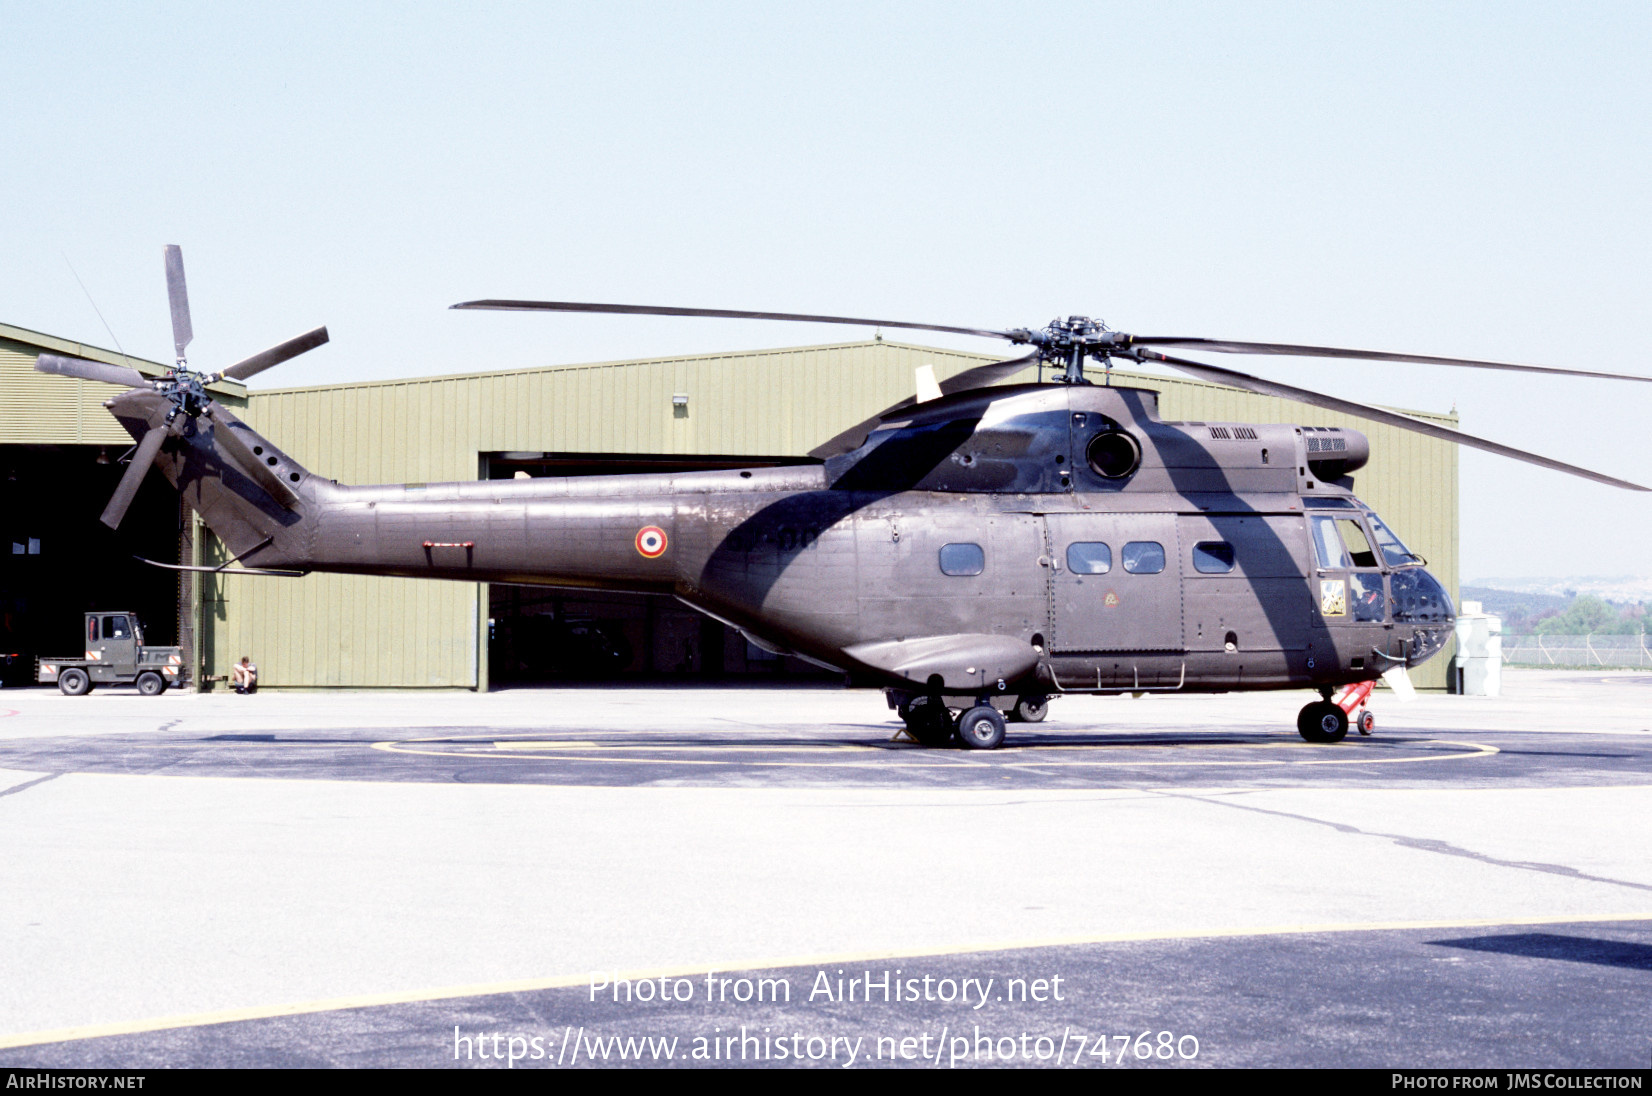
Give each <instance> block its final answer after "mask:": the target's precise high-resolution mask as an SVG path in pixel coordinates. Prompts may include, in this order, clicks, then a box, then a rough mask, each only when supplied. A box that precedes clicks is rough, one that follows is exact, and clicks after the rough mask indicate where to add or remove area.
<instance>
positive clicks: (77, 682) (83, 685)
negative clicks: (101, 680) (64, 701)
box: [57, 666, 92, 696]
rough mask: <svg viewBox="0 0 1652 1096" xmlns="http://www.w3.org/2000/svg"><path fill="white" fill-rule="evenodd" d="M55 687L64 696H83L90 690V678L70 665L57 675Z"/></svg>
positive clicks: (84, 672)
mask: <svg viewBox="0 0 1652 1096" xmlns="http://www.w3.org/2000/svg"><path fill="white" fill-rule="evenodd" d="M57 687H58V690H59V691H60V692H62V693H63V695H64V696H85V695H86V694H87V693H89V692H91V691H92V679H91V678H90V677H88V676H87V674H86V671H85V670H77V669H75V668H74V667H73V666H71V667H69V668H68V669H67V670H64V671H63V672H62V673H60V674H58V675H57Z"/></svg>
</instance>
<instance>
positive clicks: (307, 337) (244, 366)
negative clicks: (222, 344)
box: [220, 327, 327, 381]
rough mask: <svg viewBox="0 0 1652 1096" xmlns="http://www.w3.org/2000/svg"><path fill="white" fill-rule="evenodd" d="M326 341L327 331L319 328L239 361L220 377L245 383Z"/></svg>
mask: <svg viewBox="0 0 1652 1096" xmlns="http://www.w3.org/2000/svg"><path fill="white" fill-rule="evenodd" d="M326 341H327V329H326V328H325V327H318V328H316V329H315V330H314V331H306V332H304V334H302V335H300V336H298V337H297V338H293V339H288V340H287V341H286V342H284V343H282V344H281V345H279V346H272V347H270V348H269V349H268V350H266V351H264V352H263V353H261V354H254V355H253V356H252V357H250V358H247V359H245V360H243V361H238V362H236V363H235V364H234V365H232V366H230V367H229V368H228V369H226V370H224V371H223V373H222V374H220V375H221V376H225V377H231V378H233V379H235V380H238V381H244V380H246V379H247V378H248V377H251V376H254V375H255V374H258V373H262V372H263V371H264V370H266V369H268V368H270V367H271V366H275V365H280V364H281V363H282V362H284V361H289V360H290V359H292V358H296V357H298V356H299V355H300V354H302V353H304V352H305V351H308V350H314V349H315V348H316V347H318V346H320V345H322V344H323V343H325V342H326Z"/></svg>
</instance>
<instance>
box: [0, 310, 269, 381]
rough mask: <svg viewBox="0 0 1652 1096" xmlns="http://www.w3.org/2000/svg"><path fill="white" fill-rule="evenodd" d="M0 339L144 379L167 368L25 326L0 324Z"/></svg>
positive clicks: (133, 356) (161, 372)
mask: <svg viewBox="0 0 1652 1096" xmlns="http://www.w3.org/2000/svg"><path fill="white" fill-rule="evenodd" d="M0 339H10V340H11V341H12V342H19V343H23V344H24V345H26V346H35V347H39V348H40V349H41V350H49V351H51V352H52V353H53V354H66V355H68V356H70V357H73V358H85V359H86V360H87V361H94V362H104V363H106V364H108V365H129V366H131V367H132V368H134V369H136V370H137V371H138V372H140V373H143V374H144V375H146V376H160V375H161V374H163V373H165V372H166V371H167V370H169V369H170V368H171V366H168V365H163V364H161V363H160V362H155V361H150V360H149V359H148V358H140V357H138V356H137V355H136V354H127V353H124V352H123V351H120V350H106V349H104V348H103V347H101V346H93V345H92V344H91V343H83V342H75V341H74V340H73V339H64V338H59V337H58V336H56V335H48V334H46V333H45V332H44V331H33V330H30V329H29V328H27V327H18V326H17V325H16V324H9V323H0ZM211 388H212V391H214V392H220V391H221V392H224V393H227V394H228V395H231V396H244V395H245V394H246V390H247V386H246V385H244V384H242V383H241V382H240V381H236V380H228V379H225V380H221V381H219V382H218V383H217V384H214V385H212V386H211Z"/></svg>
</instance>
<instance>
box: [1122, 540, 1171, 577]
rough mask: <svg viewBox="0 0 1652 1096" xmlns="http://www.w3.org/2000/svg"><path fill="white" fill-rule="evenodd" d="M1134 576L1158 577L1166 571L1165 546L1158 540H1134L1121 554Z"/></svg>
mask: <svg viewBox="0 0 1652 1096" xmlns="http://www.w3.org/2000/svg"><path fill="white" fill-rule="evenodd" d="M1120 555H1122V556H1123V557H1124V569H1125V570H1126V571H1129V572H1130V573H1131V574H1132V575H1156V574H1158V573H1159V572H1160V571H1162V570H1164V545H1162V544H1160V543H1159V542H1158V541H1156V540H1133V541H1131V542H1130V543H1129V544H1126V545H1125V546H1124V551H1123V552H1122V553H1120Z"/></svg>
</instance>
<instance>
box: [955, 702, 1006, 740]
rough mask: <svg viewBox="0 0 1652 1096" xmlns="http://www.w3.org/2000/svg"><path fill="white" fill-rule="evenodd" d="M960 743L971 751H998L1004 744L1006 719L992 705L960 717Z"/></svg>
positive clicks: (986, 705)
mask: <svg viewBox="0 0 1652 1096" xmlns="http://www.w3.org/2000/svg"><path fill="white" fill-rule="evenodd" d="M958 741H960V742H962V743H963V744H964V746H965V747H966V748H967V749H971V750H996V749H997V748H998V747H999V746H1001V745H1003V743H1004V717H1003V715H1002V714H1001V713H1000V712H999V711H998V709H997V708H994V707H993V706H992V705H991V704H982V705H980V706H978V707H975V708H971V709H970V710H969V711H967V712H965V713H964V714H963V715H961V716H959V717H958Z"/></svg>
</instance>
